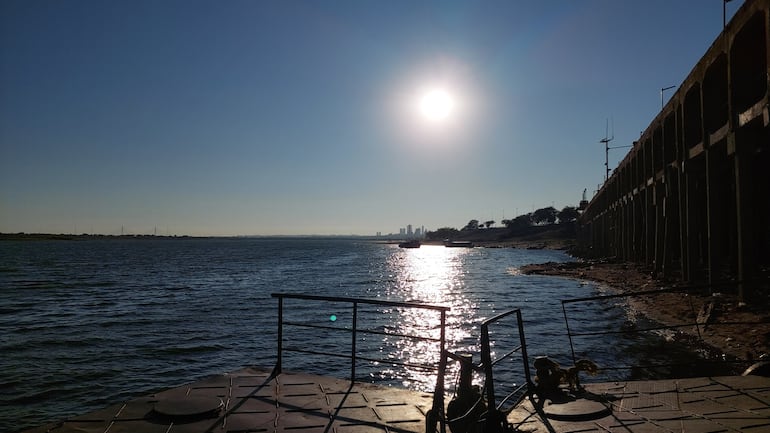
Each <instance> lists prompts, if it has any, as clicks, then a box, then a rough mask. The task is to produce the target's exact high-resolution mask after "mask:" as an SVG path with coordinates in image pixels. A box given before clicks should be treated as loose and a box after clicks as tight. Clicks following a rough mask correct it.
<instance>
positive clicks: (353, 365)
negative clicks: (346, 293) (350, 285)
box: [350, 301, 358, 382]
mask: <svg viewBox="0 0 770 433" xmlns="http://www.w3.org/2000/svg"><path fill="white" fill-rule="evenodd" d="M357 329H358V302H355V301H354V302H353V329H352V331H353V332H351V335H352V339H353V341H352V342H351V350H350V351H351V354H350V355H351V356H350V382H355V381H356V330H357Z"/></svg>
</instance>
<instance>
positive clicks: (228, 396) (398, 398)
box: [26, 368, 433, 433]
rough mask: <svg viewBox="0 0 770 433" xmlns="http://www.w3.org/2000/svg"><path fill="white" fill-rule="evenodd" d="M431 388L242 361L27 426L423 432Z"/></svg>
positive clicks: (147, 432) (82, 432)
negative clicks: (223, 370)
mask: <svg viewBox="0 0 770 433" xmlns="http://www.w3.org/2000/svg"><path fill="white" fill-rule="evenodd" d="M432 402H433V395H432V394H429V393H422V392H416V391H409V390H404V389H398V388H392V387H384V386H376V385H371V384H363V383H353V384H352V385H351V382H349V381H347V380H343V379H336V378H330V377H326V376H315V375H309V374H290V373H282V374H280V375H278V376H277V377H275V378H270V372H269V371H267V370H260V369H254V368H245V369H242V370H238V371H235V372H233V373H229V374H225V375H220V376H215V377H211V378H208V379H205V380H202V381H200V382H196V383H193V384H190V385H186V386H182V387H179V388H173V389H170V390H166V391H163V392H159V393H157V394H153V395H149V396H146V397H141V398H137V399H135V400H132V401H129V402H127V403H124V404H117V405H114V406H111V407H108V408H106V409H103V410H99V411H96V412H92V413H89V414H86V415H82V416H77V417H74V418H71V419H68V420H66V421H63V422H59V423H56V424H50V425H47V426H42V427H38V428H34V429H31V430H27V432H26V433H43V432H52V433H75V432H77V433H92V432H93V433H107V432H109V433H124V432H125V433H129V432H130V433H156V432H157V433H193V432H196V433H197V432H221V433H226V432H232V433H236V432H237V433H247V432H276V433H277V432H294V433H311V432H312V433H315V432H340V433H342V432H360V433H369V432H372V433H374V432H404V433H406V432H424V431H425V414H426V412H427V411H428V410H429V409H430V407H431V404H432Z"/></svg>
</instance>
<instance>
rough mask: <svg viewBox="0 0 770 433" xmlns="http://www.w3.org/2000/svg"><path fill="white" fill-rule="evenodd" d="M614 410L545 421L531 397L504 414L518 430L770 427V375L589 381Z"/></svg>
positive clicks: (757, 431) (760, 432)
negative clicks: (596, 416) (588, 416)
mask: <svg viewBox="0 0 770 433" xmlns="http://www.w3.org/2000/svg"><path fill="white" fill-rule="evenodd" d="M586 388H587V391H588V392H589V393H590V394H589V395H591V396H592V398H593V399H595V400H598V401H603V402H604V403H605V404H607V405H609V406H610V408H611V410H612V413H611V414H610V415H607V416H604V417H602V418H599V419H594V420H586V421H557V420H552V419H547V421H546V422H543V421H542V420H541V418H540V417H539V416H538V415H537V414H536V411H535V409H534V407H533V406H532V404H531V402H530V401H525V403H524V404H522V405H520V406H519V407H518V408H517V409H516V410H514V411H513V412H512V413H511V414H510V415H509V417H508V420H509V421H510V422H513V424H514V426H516V427H518V428H519V429H520V430H522V431H527V432H533V433H535V432H537V433H541V432H542V433H547V432H559V433H566V432H575V433H577V432H581V433H586V432H626V433H647V432H747V433H765V432H770V378H766V377H761V376H730V377H713V378H709V377H701V378H693V379H678V380H660V381H640V382H612V383H598V384H587V385H586ZM547 405H548V402H546V407H548V406H547Z"/></svg>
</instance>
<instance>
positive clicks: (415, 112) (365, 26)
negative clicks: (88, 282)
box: [0, 0, 743, 236]
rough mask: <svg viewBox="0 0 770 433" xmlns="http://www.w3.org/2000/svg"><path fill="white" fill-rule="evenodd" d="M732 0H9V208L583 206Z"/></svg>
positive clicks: (180, 213)
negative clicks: (609, 132) (609, 129)
mask: <svg viewBox="0 0 770 433" xmlns="http://www.w3.org/2000/svg"><path fill="white" fill-rule="evenodd" d="M742 4H743V2H742V1H731V2H729V3H727V5H726V7H727V9H726V10H727V19H728V20H729V19H730V17H731V16H732V15H733V14H734V13H735V11H736V10H737V9H738V8H739V7H740V6H741V5H742ZM722 6H723V2H722V0H707V1H702V2H692V1H687V0H649V1H645V2H635V1H616V0H584V1H580V2H575V1H566V0H564V1H558V0H557V1H553V2H510V1H503V0H484V1H480V2H462V1H454V0H450V1H446V2H409V1H402V0H395V1H388V2H360V1H352V0H339V1H304V0H290V1H274V0H265V1H258V2H253V1H240V0H234V1H228V2H224V3H221V2H216V3H215V2H210V1H204V0H191V1H184V2H182V1H178V0H169V1H163V2H155V1H149V0H134V1H113V2H99V1H93V0H82V1H77V2H60V1H53V0H31V1H29V0H5V1H3V2H2V3H0V94H2V98H0V232H4V233H16V232H27V233H77V232H81V233H98V234H113V235H114V234H119V231H120V230H121V227H123V230H124V232H126V233H136V234H152V233H158V234H168V235H193V236H198V235H203V236H208V235H213V236H234V235H349V234H357V235H373V234H375V233H377V232H378V231H380V232H382V231H384V230H389V229H388V228H389V227H393V226H394V225H398V224H401V223H398V222H399V221H412V222H418V221H419V222H420V225H421V226H422V225H424V226H425V227H430V228H432V229H434V230H435V229H437V228H441V227H457V228H460V227H462V226H463V225H464V224H465V223H466V222H467V221H469V220H471V219H479V220H480V221H481V220H487V219H490V220H494V221H497V222H498V223H499V222H500V221H502V219H503V218H505V217H507V218H513V217H515V216H517V214H521V213H527V212H528V211H529V210H530V209H531V210H535V209H538V208H543V207H546V206H550V205H553V206H554V207H555V208H557V209H561V208H563V207H564V206H577V205H578V203H579V201H580V200H581V195H582V193H583V191H584V189H587V190H588V195H589V197H588V198H589V199H590V196H591V195H592V193H593V191H595V190H596V189H597V186H598V185H600V184H601V183H602V182H603V181H604V177H605V175H606V170H605V146H604V144H603V143H602V142H601V140H602V139H604V138H606V136H605V124H606V122H607V121H608V119H611V120H610V121H611V123H612V124H613V125H614V138H613V141H612V145H613V146H627V145H631V144H632V143H633V141H634V140H635V139H637V138H638V137H639V134H640V132H641V131H642V130H644V129H645V128H646V127H647V125H648V124H649V123H650V121H651V120H652V119H653V118H654V117H655V116H656V114H657V113H658V111H659V110H660V105H661V97H664V98H665V99H666V100H667V98H670V97H671V96H672V95H673V94H675V92H677V91H678V86H679V84H680V83H681V82H682V81H683V80H684V78H685V77H686V76H687V74H688V73H689V72H690V70H691V69H692V68H693V67H694V66H695V64H696V62H697V61H698V60H699V59H700V57H701V56H702V55H703V54H704V53H705V51H706V50H707V49H708V47H709V46H710V45H711V43H712V42H713V41H714V39H715V38H716V37H717V36H718V35H719V33H720V31H721V29H722V19H723V18H722ZM671 86H674V87H673V88H671V89H669V90H666V91H665V92H663V91H662V90H661V89H668V88H669V87H671ZM626 152H627V149H612V150H610V151H609V152H608V162H607V165H608V167H609V168H610V169H612V168H614V167H615V166H616V165H617V163H618V161H619V160H621V159H622V158H623V156H624V155H625V153H626ZM524 209H526V210H527V212H525V211H523V210H524Z"/></svg>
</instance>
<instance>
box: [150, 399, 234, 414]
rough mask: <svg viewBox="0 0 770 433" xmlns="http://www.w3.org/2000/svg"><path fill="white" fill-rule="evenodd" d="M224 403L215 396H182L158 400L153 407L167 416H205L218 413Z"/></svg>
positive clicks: (156, 411) (158, 412)
mask: <svg viewBox="0 0 770 433" xmlns="http://www.w3.org/2000/svg"><path fill="white" fill-rule="evenodd" d="M224 405H225V404H224V403H223V402H222V399H220V398H217V397H191V396H184V397H176V398H169V399H164V400H159V401H158V402H157V403H155V406H154V408H153V409H154V410H155V413H157V414H158V415H161V416H164V417H168V418H184V419H189V418H207V417H213V416H216V415H218V414H219V411H220V410H221V409H222V407H224Z"/></svg>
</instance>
